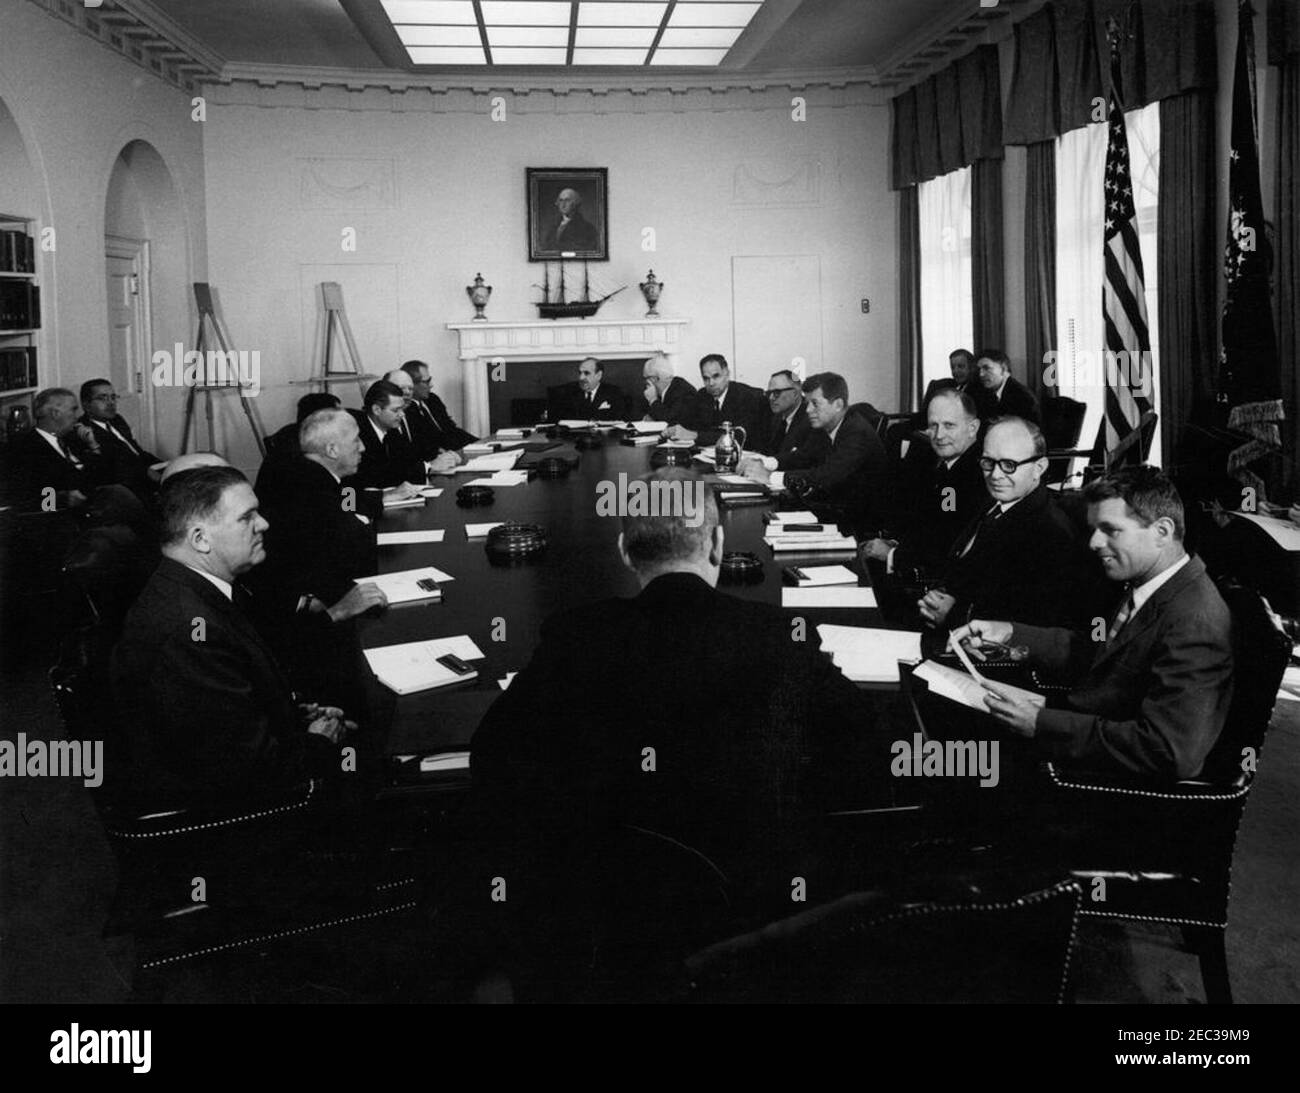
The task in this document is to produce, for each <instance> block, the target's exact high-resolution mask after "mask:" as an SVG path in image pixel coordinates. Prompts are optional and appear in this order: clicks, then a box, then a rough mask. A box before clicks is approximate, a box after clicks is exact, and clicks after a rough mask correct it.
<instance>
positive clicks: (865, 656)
mask: <svg viewBox="0 0 1300 1093" xmlns="http://www.w3.org/2000/svg"><path fill="white" fill-rule="evenodd" d="M817 634H818V636H819V637H820V638H821V649H822V652H823V653H829V654H830V657H831V663H832V664H834V665H835V667H836V668H838V669H839V670H840V672H841V673H842V674H843V675H844V677H845V678H846V679H848V680H850V681H852V682H853V683H897V682H898V662H899V661H900V660H905V661H908V662H910V663H915V662H916V661H918V660H920V659H921V635H920V634H919V633H916V632H914V631H910V630H882V629H879V628H878V627H873V626H834V625H831V624H830V623H821V624H820V625H819V626H818V627H817Z"/></svg>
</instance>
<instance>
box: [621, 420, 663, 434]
mask: <svg viewBox="0 0 1300 1093" xmlns="http://www.w3.org/2000/svg"><path fill="white" fill-rule="evenodd" d="M628 424H629V425H630V426H631V427H632V428H633V429H635V430H636V431H637V432H638V433H654V434H656V435H657V434H659V433H662V432H666V431H667V429H668V422H666V421H629V422H628Z"/></svg>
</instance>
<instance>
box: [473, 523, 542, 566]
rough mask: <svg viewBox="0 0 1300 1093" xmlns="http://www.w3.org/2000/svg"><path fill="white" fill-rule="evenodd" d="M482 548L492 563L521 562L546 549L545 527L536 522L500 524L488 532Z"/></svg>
mask: <svg viewBox="0 0 1300 1093" xmlns="http://www.w3.org/2000/svg"><path fill="white" fill-rule="evenodd" d="M484 549H485V550H486V551H487V555H488V561H490V562H493V563H494V564H498V565H506V564H510V563H513V562H521V561H524V560H526V559H528V558H532V557H535V556H536V555H538V554H541V553H542V552H543V551H544V550H545V549H546V529H545V528H542V527H539V526H538V525H537V524H515V523H505V524H501V525H499V526H498V527H494V528H493V529H492V530H491V531H489V532H488V534H487V543H486V544H485V545H484Z"/></svg>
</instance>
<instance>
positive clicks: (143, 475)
mask: <svg viewBox="0 0 1300 1093" xmlns="http://www.w3.org/2000/svg"><path fill="white" fill-rule="evenodd" d="M81 409H82V410H83V411H84V415H85V416H84V420H85V422H86V424H87V425H89V426H90V428H91V429H92V430H93V431H94V435H95V439H96V440H97V441H98V442H99V450H100V452H101V453H102V454H103V466H104V471H103V474H102V478H103V480H104V481H105V482H117V483H120V484H121V485H123V486H126V487H128V488H129V489H131V490H132V491H133V492H134V493H137V494H139V495H141V496H146V495H148V493H149V492H150V490H149V484H150V482H151V481H157V475H156V474H155V473H151V472H150V470H149V468H150V467H152V466H154V465H155V464H157V463H160V462H161V460H160V459H159V458H158V457H157V456H156V455H154V454H153V453H152V452H149V451H146V450H145V449H144V448H143V447H142V446H141V445H140V444H138V443H137V442H136V439H135V436H134V434H132V432H131V426H130V425H128V424H127V422H126V418H124V417H122V415H121V414H119V413H118V412H117V392H116V391H115V390H114V389H113V384H112V382H111V381H109V380H106V379H93V380H87V381H86V382H85V383H83V384H82V385H81Z"/></svg>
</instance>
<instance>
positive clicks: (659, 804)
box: [471, 573, 888, 902]
mask: <svg viewBox="0 0 1300 1093" xmlns="http://www.w3.org/2000/svg"><path fill="white" fill-rule="evenodd" d="M665 635H670V637H668V638H667V639H665ZM665 640H667V641H668V646H667V648H670V650H671V658H672V659H671V661H670V662H666V661H665V660H664V650H665V648H666V646H665V644H664V643H665ZM679 665H681V666H685V665H694V666H695V667H693V668H681V669H680V670H679V668H678V666H679ZM704 665H707V667H703V668H702V667H701V666H704ZM665 668H666V669H667V670H666V673H665V671H663V670H661V669H665ZM862 701H863V699H862V696H861V694H860V693H859V692H858V691H857V689H856V688H855V687H853V686H852V685H851V684H849V683H848V682H847V681H846V680H845V679H844V678H843V676H842V675H840V673H839V672H838V671H837V670H836V669H835V668H834V667H833V666H832V665H831V664H830V663H829V661H827V660H826V659H825V658H824V657H821V656H819V655H817V653H816V652H815V651H814V648H813V646H812V645H811V644H801V643H799V642H792V641H790V624H789V620H788V618H787V617H786V616H785V615H784V614H783V613H782V612H781V611H780V610H779V609H776V608H774V607H771V606H769V605H766V604H760V603H754V602H752V601H746V600H738V599H735V598H733V597H731V596H728V595H725V594H723V593H720V592H718V591H716V590H715V589H712V588H710V587H709V586H708V585H707V584H706V583H705V582H704V581H703V580H701V579H700V578H699V577H696V576H694V575H692V574H684V573H672V574H667V575H664V576H661V577H658V578H656V579H655V580H653V581H651V582H650V584H649V585H648V586H647V587H646V588H645V589H644V590H643V591H642V592H641V593H640V595H638V596H636V597H635V598H633V599H612V600H605V601H602V602H599V603H595V604H591V605H589V606H586V607H582V608H578V609H576V610H571V611H567V612H564V613H561V614H558V615H555V616H552V617H551V618H550V619H548V620H547V621H546V622H545V623H544V624H543V626H542V632H541V641H540V644H539V645H538V647H537V650H536V652H535V653H534V655H533V658H532V660H531V662H530V663H529V664H528V665H527V667H525V668H524V669H523V670H522V671H521V672H520V673H519V675H518V676H517V677H516V678H515V680H514V681H513V682H512V683H511V685H510V688H509V690H507V691H505V692H503V693H502V694H501V695H500V697H498V698H497V700H496V701H495V703H494V704H493V705H492V707H491V709H490V710H489V711H488V713H487V714H486V716H485V717H484V719H483V721H482V723H481V724H480V725H479V728H478V730H477V732H476V733H475V735H474V738H473V742H472V752H471V755H472V758H471V770H472V774H473V793H472V813H471V814H472V815H473V816H474V821H473V824H474V825H475V826H477V825H479V824H480V823H481V824H483V825H487V826H489V827H492V828H493V830H494V835H493V839H492V840H491V841H493V842H494V843H495V844H496V845H497V846H502V845H514V846H516V847H520V846H521V844H525V843H529V841H530V840H531V841H532V842H533V844H534V845H535V846H537V845H540V846H549V847H555V846H557V845H563V844H564V843H565V842H566V840H568V839H570V838H571V837H573V836H575V835H578V834H581V833H584V832H590V831H592V830H593V829H596V830H601V829H609V828H611V827H614V826H617V825H619V824H634V825H638V826H641V827H646V828H650V829H652V830H655V831H658V832H660V833H663V834H666V835H669V836H670V837H672V838H675V839H679V840H681V841H683V842H686V843H688V844H690V845H691V846H694V847H696V848H697V849H699V850H701V851H702V852H704V853H705V854H707V855H709V856H710V857H711V858H713V860H714V861H715V862H717V863H718V864H719V865H720V866H721V868H722V869H723V870H724V871H725V872H727V873H728V874H729V875H730V876H732V878H733V879H736V880H740V879H742V878H745V879H749V880H754V881H756V882H757V883H759V884H760V885H761V884H762V883H763V880H759V879H758V878H763V879H764V880H765V881H767V882H770V883H771V884H772V885H774V886H775V887H774V889H773V891H776V892H778V893H779V895H780V897H781V899H783V900H784V901H787V902H788V899H789V884H790V876H792V875H802V874H791V873H789V872H788V871H787V870H788V869H789V868H790V867H792V860H791V859H790V858H788V857H786V856H785V850H786V849H790V848H789V847H788V843H789V840H790V838H791V837H792V836H794V835H795V833H796V831H797V827H798V821H799V819H800V817H801V816H803V815H804V814H805V813H807V812H810V811H811V812H816V811H819V810H830V809H832V808H834V807H836V806H837V804H838V803H840V802H836V801H835V800H834V796H835V790H834V788H833V787H831V784H830V783H831V782H832V781H833V780H834V773H833V772H835V771H836V770H837V769H839V770H846V769H851V770H853V771H854V775H853V777H854V780H855V781H856V790H857V792H859V793H861V792H862V787H863V784H864V780H865V778H866V776H867V770H868V767H869V766H871V764H870V763H868V764H867V765H865V766H864V762H863V761H859V762H856V763H852V762H849V761H848V760H847V759H846V756H847V755H848V754H849V753H850V752H855V753H856V752H858V751H859V750H860V749H861V748H862V747H863V741H864V740H865V738H866V734H864V733H863V732H861V731H860V728H861V724H863V723H864V722H859V723H857V725H856V726H855V724H854V720H853V719H854V718H855V717H859V716H861V713H862V711H861V706H860V703H861V702H862ZM645 748H653V749H654V763H655V772H654V773H646V772H645V770H644V764H645V762H646V753H645V752H644V751H643V749H645ZM879 750H880V756H879V760H878V762H876V763H875V764H874V767H872V769H873V770H874V772H875V773H876V774H880V773H881V772H882V771H885V770H887V767H888V745H887V744H881V745H880V747H879ZM521 852H522V853H528V852H529V851H526V850H521ZM790 852H791V853H794V854H795V856H796V858H797V851H795V850H791V851H790ZM496 861H497V859H496V858H494V856H493V854H492V853H489V856H488V859H487V860H486V861H485V863H484V864H485V866H486V868H488V869H489V870H491V869H492V868H494V864H495V863H496ZM804 864H805V865H806V864H807V862H806V861H805V863H804ZM810 883H811V882H810Z"/></svg>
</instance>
